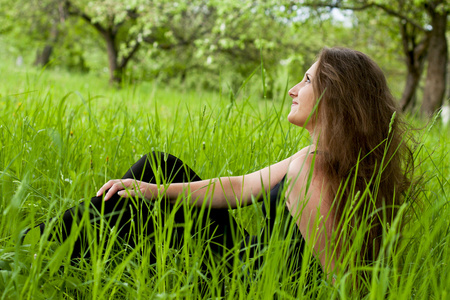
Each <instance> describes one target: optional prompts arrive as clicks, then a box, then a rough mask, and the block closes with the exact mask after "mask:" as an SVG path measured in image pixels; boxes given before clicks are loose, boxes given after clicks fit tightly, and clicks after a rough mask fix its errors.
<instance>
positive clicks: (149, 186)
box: [40, 48, 411, 275]
mask: <svg viewBox="0 0 450 300" xmlns="http://www.w3.org/2000/svg"><path fill="white" fill-rule="evenodd" d="M289 95H290V96H291V98H292V105H291V111H290V113H289V115H288V120H289V122H291V123H292V124H294V125H297V126H300V127H303V128H305V129H306V130H308V132H309V133H310V135H311V140H312V144H311V145H310V146H308V147H306V148H303V149H301V150H300V151H299V152H297V153H296V154H294V155H293V156H291V157H289V158H286V159H285V160H283V161H280V162H278V163H275V164H273V165H271V166H269V167H266V168H264V169H261V170H259V171H256V172H253V173H250V174H246V175H243V176H233V177H222V178H213V179H208V180H200V178H199V177H198V175H197V174H195V172H193V171H192V170H191V169H190V168H188V167H187V166H186V165H185V164H183V163H182V162H181V161H180V160H178V159H177V158H176V157H174V156H171V155H166V154H163V153H152V154H150V155H146V156H144V157H143V158H141V160H139V161H138V162H137V163H136V164H135V165H134V166H133V167H132V168H131V169H130V170H129V171H128V172H127V174H125V176H124V177H123V178H122V179H118V180H111V181H109V182H107V183H106V184H105V185H103V186H102V187H101V188H100V190H99V191H98V193H97V195H96V197H94V198H92V200H91V202H90V203H89V204H82V205H80V206H79V207H75V208H72V209H70V210H68V211H67V212H66V213H65V214H64V216H63V218H62V220H63V225H62V227H63V229H64V230H63V231H62V235H61V237H60V238H61V239H62V240H64V239H66V238H67V236H68V235H69V234H70V232H71V230H72V228H73V226H72V225H73V224H74V222H78V221H77V219H79V218H81V216H82V214H83V211H84V209H85V208H87V207H89V214H90V219H91V222H97V221H96V220H98V218H99V217H100V218H107V221H108V222H109V224H110V225H111V227H113V225H116V224H117V225H118V226H117V228H119V229H118V235H119V236H120V237H121V238H122V239H126V240H127V241H128V243H129V244H130V245H132V246H133V245H135V244H136V243H137V242H138V241H136V240H135V239H134V238H133V235H132V234H130V232H131V231H132V230H131V229H132V226H131V225H130V224H132V222H130V220H133V221H135V222H139V223H141V224H143V226H142V228H144V231H145V233H144V234H145V235H146V236H150V237H151V236H152V234H153V232H154V231H155V230H156V227H155V226H156V225H155V222H154V220H153V219H152V217H150V216H151V211H152V209H153V206H152V201H154V200H155V199H157V198H160V196H161V195H164V199H165V201H162V202H161V206H162V211H164V212H174V211H175V213H174V221H175V222H176V223H180V224H181V223H183V222H184V218H185V216H186V215H185V212H184V211H185V210H186V209H185V208H186V207H190V208H191V210H192V211H194V212H193V214H194V218H198V219H200V220H201V222H200V226H199V227H197V228H194V229H192V230H191V234H198V233H199V232H201V231H202V230H205V228H206V227H208V230H209V231H208V232H206V233H205V234H206V235H207V236H209V235H211V236H212V242H211V243H210V247H211V248H213V249H212V250H213V251H214V252H216V253H222V254H223V253H225V251H224V249H225V250H226V249H230V248H232V247H233V245H235V244H236V243H238V242H239V241H241V240H242V237H241V236H239V235H238V234H237V233H236V232H235V231H234V228H235V227H234V226H235V224H234V221H233V218H232V217H230V216H229V214H228V209H229V208H232V209H233V208H237V207H241V206H245V205H249V204H251V203H252V199H254V198H257V199H260V200H261V199H263V198H266V195H268V196H270V202H267V203H265V204H264V207H263V211H264V212H265V214H266V216H267V218H268V219H270V221H269V222H268V227H269V229H268V231H269V232H270V230H271V229H270V227H273V225H274V216H275V215H274V214H275V212H276V210H277V204H278V203H279V202H282V201H284V203H283V202H282V203H281V207H282V209H283V210H285V211H286V212H288V213H289V214H290V221H291V222H295V223H296V225H297V228H298V231H299V232H298V234H297V236H296V238H297V240H300V246H299V247H300V248H301V247H303V245H304V244H305V243H304V241H306V244H307V245H309V246H310V247H312V252H313V254H314V256H315V260H316V261H317V262H318V263H319V264H320V266H321V269H322V270H323V271H324V273H325V274H328V275H330V274H333V272H335V271H336V269H337V268H338V266H339V265H340V264H341V263H343V260H344V259H345V255H344V253H347V251H345V250H347V249H349V247H351V243H353V242H354V240H353V239H354V236H353V235H352V234H353V232H352V231H351V230H349V229H348V228H350V227H353V228H355V227H356V226H358V224H359V225H364V226H360V228H365V229H364V230H363V235H364V237H365V238H363V239H362V242H361V247H360V249H361V250H360V253H359V254H358V256H359V259H360V260H361V261H363V262H364V263H365V264H368V263H370V262H372V261H374V260H375V259H376V258H377V256H378V254H379V253H380V244H381V236H382V233H383V227H384V226H385V224H387V223H389V222H391V220H392V219H393V218H394V217H395V216H396V212H397V207H398V204H399V203H400V201H401V200H402V199H401V198H400V196H399V195H402V194H403V193H404V192H405V191H406V189H407V188H408V186H409V184H410V181H409V178H408V170H409V169H408V166H409V165H408V164H407V163H409V162H410V161H411V155H410V151H409V149H408V147H407V145H406V143H405V142H404V141H403V140H402V137H401V136H402V133H403V129H402V126H403V123H401V120H400V119H399V116H398V115H395V112H396V111H397V107H396V104H395V101H394V98H393V96H392V95H391V93H390V91H389V88H388V86H387V83H386V80H385V77H384V75H383V73H382V71H381V70H380V68H379V67H378V66H377V65H376V63H374V62H373V61H372V60H371V59H370V58H369V57H368V56H366V55H365V54H363V53H361V52H358V51H354V50H350V49H345V48H331V49H328V48H325V49H323V50H322V51H321V53H320V55H319V57H318V60H317V62H315V63H314V64H313V65H312V66H311V67H310V68H309V70H308V71H307V72H306V73H305V76H304V78H303V80H302V81H301V82H299V83H298V84H297V85H295V86H294V87H293V88H292V89H291V90H290V91H289ZM394 116H395V117H394ZM349 182H350V183H349ZM262 195H264V196H262ZM355 195H356V196H355ZM367 195H370V197H369V196H367ZM143 198H145V199H146V200H143ZM355 201H359V202H358V203H360V204H361V203H362V205H355ZM149 203H150V205H149ZM88 205H89V206H88ZM278 206H279V205H278ZM197 208H203V209H205V208H206V211H208V213H207V214H204V215H202V213H201V211H202V210H200V209H197ZM192 211H191V213H192ZM349 215H350V217H349ZM209 222H211V223H209ZM206 224H212V225H211V226H209V225H208V226H207V225H206ZM159 225H160V226H162V225H161V223H160V224H159ZM40 227H41V231H43V230H44V224H41V225H40ZM175 228H176V229H175V231H176V232H175V233H174V234H173V236H172V237H171V238H170V243H171V246H172V247H181V245H182V241H183V236H184V235H185V229H184V228H183V227H178V228H177V227H175ZM358 228H359V227H358ZM296 230H297V229H296ZM212 232H214V234H213V233H212ZM265 233H266V232H265ZM265 233H263V235H264V234H265ZM244 235H245V234H244ZM258 241H259V239H254V238H247V239H246V242H244V243H243V245H244V246H252V245H254V244H255V243H258ZM88 242H89V240H88V239H87V237H86V235H83V234H80V235H79V237H78V240H77V242H76V243H75V246H74V251H73V257H80V256H83V255H85V256H86V255H88V247H87V245H88ZM292 253H297V254H292V255H298V252H292ZM300 255H301V254H300Z"/></svg>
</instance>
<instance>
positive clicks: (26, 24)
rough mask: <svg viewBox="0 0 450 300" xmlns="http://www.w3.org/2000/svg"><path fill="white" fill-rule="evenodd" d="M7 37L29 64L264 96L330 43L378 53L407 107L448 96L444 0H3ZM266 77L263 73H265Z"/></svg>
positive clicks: (436, 103) (435, 105)
mask: <svg viewBox="0 0 450 300" xmlns="http://www.w3.org/2000/svg"><path fill="white" fill-rule="evenodd" d="M0 5H1V7H2V9H1V11H0V20H1V21H0V46H2V47H3V48H4V49H5V50H4V53H6V55H7V56H8V57H6V58H4V59H10V60H17V63H19V60H18V58H23V62H24V63H25V64H28V65H33V64H34V65H35V66H38V67H45V68H64V69H67V70H70V71H76V72H91V73H94V74H98V75H99V76H105V75H107V77H108V80H109V81H110V82H111V83H112V84H114V85H116V86H121V84H123V83H124V82H138V81H153V80H159V81H161V82H164V83H167V84H169V83H174V82H176V83H181V84H183V85H184V86H186V87H196V88H203V89H216V90H221V89H223V88H224V87H225V88H228V89H230V90H231V91H236V90H237V89H239V87H240V86H241V85H242V83H243V82H244V81H245V80H246V78H248V77H249V76H250V75H251V74H258V75H259V74H264V76H263V78H264V80H262V84H263V86H261V85H259V86H258V89H257V90H258V91H259V93H260V94H261V96H263V97H266V98H268V99H272V98H274V97H277V96H278V95H279V93H282V92H283V91H284V89H285V88H286V86H287V85H289V84H293V83H294V82H295V81H296V80H299V79H300V78H301V77H302V74H303V72H304V71H305V70H306V69H307V68H308V67H309V65H310V64H311V63H312V62H313V61H314V59H315V56H316V54H317V53H318V51H319V50H320V49H321V48H322V47H323V46H329V47H331V46H345V47H350V48H354V49H357V50H361V51H363V52H365V53H367V54H369V55H370V56H372V57H373V58H374V59H375V60H376V61H377V62H378V63H379V64H380V65H381V66H382V68H383V69H384V71H385V72H386V74H387V76H388V80H389V82H390V84H391V87H392V89H393V92H394V94H395V95H396V96H397V98H398V99H399V101H400V105H401V107H402V108H403V109H404V110H406V109H409V110H419V109H420V111H421V112H422V113H423V114H425V115H430V114H432V113H433V112H435V111H436V110H437V109H439V108H440V107H441V106H442V105H444V104H445V101H448V95H449V91H448V88H447V86H448V84H447V83H448V80H449V79H448V76H447V69H448V65H449V63H448V43H447V38H448V35H449V30H448V25H447V24H448V12H449V10H450V5H449V4H448V3H447V1H445V0H399V1H388V0H321V1H312V0H302V1H287V0H285V1H273V0H266V1H257V0H239V1H237V0H228V1H220V0H209V1H208V0H189V1H188V0H174V1H166V0H128V1H125V0H96V1H92V0H0ZM259 84H261V82H260V83H259Z"/></svg>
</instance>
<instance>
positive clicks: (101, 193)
mask: <svg viewBox="0 0 450 300" xmlns="http://www.w3.org/2000/svg"><path fill="white" fill-rule="evenodd" d="M119 181H120V180H119V179H115V180H110V181H108V182H107V183H105V184H104V185H103V186H102V187H101V188H100V189H99V190H98V192H97V197H100V196H101V195H103V193H104V192H105V191H107V190H109V189H110V188H111V187H112V186H113V184H115V183H117V182H119Z"/></svg>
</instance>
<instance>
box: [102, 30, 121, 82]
mask: <svg viewBox="0 0 450 300" xmlns="http://www.w3.org/2000/svg"><path fill="white" fill-rule="evenodd" d="M102 34H103V37H104V38H105V42H106V50H107V52H108V63H109V82H110V83H117V84H120V83H121V82H122V75H123V69H124V68H123V67H122V66H120V65H119V61H118V60H119V53H118V51H117V47H116V43H115V39H116V36H115V35H114V34H113V33H112V32H110V31H106V32H103V33H102Z"/></svg>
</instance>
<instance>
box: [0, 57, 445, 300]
mask: <svg viewBox="0 0 450 300" xmlns="http://www.w3.org/2000/svg"><path fill="white" fill-rule="evenodd" d="M0 73H1V74H4V76H3V80H2V81H0V111H1V116H0V147H1V148H0V149H1V150H0V186H1V190H0V206H1V212H2V214H1V217H0V295H2V299H30V298H31V299H41V298H42V299H49V298H53V299H61V298H67V299H75V298H76V299H104V298H107V297H110V298H112V299H122V298H124V299H125V298H127V299H128V298H129V299H178V298H189V299H195V298H220V297H225V298H227V299H247V298H249V299H272V298H274V296H275V295H276V296H277V297H278V298H280V299H296V298H305V299H309V298H311V297H313V296H315V297H318V298H320V299H329V298H334V299H347V298H359V297H364V298H366V299H382V298H389V299H411V298H414V299H448V298H450V231H449V229H450V227H449V222H450V208H449V204H448V198H449V195H450V187H449V180H450V171H449V170H450V154H449V151H450V147H449V143H450V134H449V133H450V128H449V127H448V126H447V127H443V126H442V125H441V124H440V123H439V122H435V123H433V122H431V123H430V124H429V125H428V126H427V127H426V128H425V129H423V130H421V131H419V132H417V139H418V140H419V142H420V146H419V148H418V150H417V151H416V153H415V155H416V157H417V162H421V163H420V165H419V166H418V168H417V174H423V176H424V184H423V186H420V190H421V192H420V194H419V200H420V201H421V203H422V209H419V208H418V205H414V206H405V212H407V213H408V214H410V215H411V218H412V221H411V222H410V223H409V225H408V226H407V227H406V229H405V231H404V232H403V238H402V239H401V242H398V241H399V239H398V231H396V228H395V226H394V224H393V225H392V228H391V230H389V231H388V232H387V235H386V237H385V243H384V249H385V253H386V257H385V259H384V260H383V262H380V263H379V264H375V265H374V266H372V267H370V268H368V272H369V273H371V274H372V279H371V280H370V281H369V282H366V283H365V285H364V286H360V287H359V289H360V290H354V286H352V283H351V280H347V279H346V278H348V277H349V274H351V273H352V272H354V271H355V268H356V267H353V268H352V267H350V268H349V270H348V271H342V272H341V273H339V274H336V275H337V279H336V282H335V283H334V284H332V283H331V281H330V280H329V279H326V278H325V279H322V280H318V281H317V282H315V283H314V284H313V285H312V286H309V287H306V283H307V280H306V278H305V276H300V278H299V279H297V280H296V281H293V280H292V279H291V278H290V269H289V266H285V265H286V263H285V261H286V260H285V255H286V253H285V250H286V249H285V248H286V247H285V245H284V244H283V243H282V242H279V241H276V240H275V241H273V242H271V244H270V245H269V247H268V250H267V251H266V252H265V253H263V256H264V257H265V260H264V261H265V264H264V265H263V266H262V267H261V268H260V269H252V267H250V273H251V274H252V276H253V277H254V278H255V279H253V280H250V279H249V278H248V277H249V276H243V273H247V272H248V271H247V270H244V269H245V266H251V264H252V261H251V259H250V258H246V259H244V261H240V260H239V259H237V258H236V257H234V256H233V258H234V259H232V260H231V269H232V271H231V273H230V274H228V275H227V276H225V275H224V272H225V271H224V269H225V267H224V265H225V262H224V261H223V259H222V260H221V259H220V258H217V259H215V260H214V259H211V260H208V261H210V262H209V263H208V266H207V270H205V268H204V267H202V263H204V262H205V257H206V256H208V257H209V256H210V254H209V253H205V251H204V250H205V248H206V247H205V243H206V241H202V240H200V241H195V240H189V241H188V242H187V243H188V244H187V246H186V247H184V248H183V249H182V250H180V251H176V250H173V249H170V248H168V247H167V246H164V239H165V238H166V236H165V233H163V232H161V233H157V234H156V236H155V239H157V240H158V241H159V243H154V244H151V243H150V245H149V244H148V243H144V242H143V243H142V245H140V246H139V247H138V249H134V250H133V249H129V248H127V247H126V246H124V247H123V248H122V249H119V250H117V249H116V250H112V249H111V248H112V244H107V245H102V244H101V239H98V240H99V244H95V245H94V246H93V256H92V258H91V259H90V260H84V259H81V260H80V261H79V262H78V263H77V264H70V259H69V257H70V243H71V241H70V240H69V241H68V242H66V243H64V244H63V245H57V244H56V243H52V242H47V241H46V240H45V239H44V238H42V239H37V236H36V232H32V233H33V234H31V235H30V234H29V236H30V237H27V239H26V240H25V242H24V243H23V244H21V243H20V242H19V241H20V233H21V231H22V230H23V229H25V228H27V227H29V226H31V225H33V224H37V223H40V222H50V221H51V218H52V217H54V216H58V215H60V214H61V213H62V212H63V211H64V210H66V209H68V208H69V207H72V206H74V205H76V204H77V203H79V201H80V200H82V199H89V198H90V197H91V196H93V195H94V194H95V192H96V191H97V190H98V188H99V187H100V186H101V185H102V184H103V183H104V182H106V181H107V180H109V179H112V178H120V177H122V175H123V173H124V172H125V171H126V170H127V169H128V168H129V166H130V165H131V164H133V163H134V162H135V161H136V160H137V159H139V158H140V157H141V156H142V155H143V154H145V153H148V152H149V151H152V150H160V151H165V152H169V153H172V154H174V155H176V156H178V157H180V158H181V159H183V160H184V161H185V162H186V163H187V164H189V165H190V166H191V167H192V168H193V169H194V170H195V171H196V172H197V173H198V174H199V175H200V176H201V177H202V178H210V177H216V176H227V175H238V174H244V173H247V172H251V171H254V170H257V169H259V168H262V167H265V166H267V165H268V164H270V163H274V162H276V161H278V160H281V159H283V158H285V157H287V156H289V155H292V154H293V153H295V152H296V151H297V150H299V149H300V148H302V147H304V146H306V145H308V144H309V136H308V134H307V132H305V131H303V130H302V129H300V128H296V127H294V126H292V125H290V124H289V123H288V122H287V120H286V115H287V112H288V107H289V103H290V101H282V100H283V99H284V100H286V98H285V97H284V96H283V95H279V97H278V100H276V101H269V100H264V99H259V98H257V97H255V96H253V95H252V94H251V93H249V92H248V91H246V90H245V89H243V90H242V91H240V93H239V95H237V94H236V93H235V94H234V95H233V93H231V92H225V91H223V92H222V93H210V92H205V91H199V90H196V91H194V90H185V89H184V88H183V87H182V86H163V85H161V84H160V83H158V82H155V83H144V84H141V85H138V86H135V85H128V86H125V87H124V88H123V89H121V90H116V89H113V88H111V87H109V86H108V85H107V84H105V83H104V82H105V80H104V79H103V78H101V79H99V78H96V77H89V76H81V75H76V74H75V75H74V74H72V75H70V74H66V73H64V72H59V73H54V72H51V71H49V72H40V71H37V70H28V71H25V70H23V69H21V70H13V69H12V68H11V67H10V66H4V65H3V66H0ZM411 121H412V122H414V123H415V124H419V125H420V124H421V123H420V122H419V121H417V120H411ZM233 213H234V215H235V216H236V219H237V220H238V222H239V224H241V225H242V226H243V227H244V228H246V229H247V230H248V231H249V232H250V233H252V234H256V233H257V232H259V230H260V227H261V224H262V218H261V217H260V216H261V211H260V206H259V205H252V206H250V207H247V208H242V209H237V210H236V211H234V212H233ZM168 231H169V232H170V228H168ZM47 234H48V233H47ZM394 246H395V247H394ZM151 247H156V252H157V254H158V261H157V263H156V264H149V262H148V257H146V255H145V254H146V253H148V248H151ZM105 249H106V250H105ZM235 250H236V249H235ZM307 252H308V251H307ZM305 255H310V253H306V254H305ZM307 268H308V266H307V265H306V264H304V266H303V267H302V271H301V272H303V273H305V270H306V269H307ZM223 290H224V291H225V295H222V294H223ZM361 290H366V291H368V293H366V294H364V295H363V296H361V295H360V294H359V293H360V291H361Z"/></svg>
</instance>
